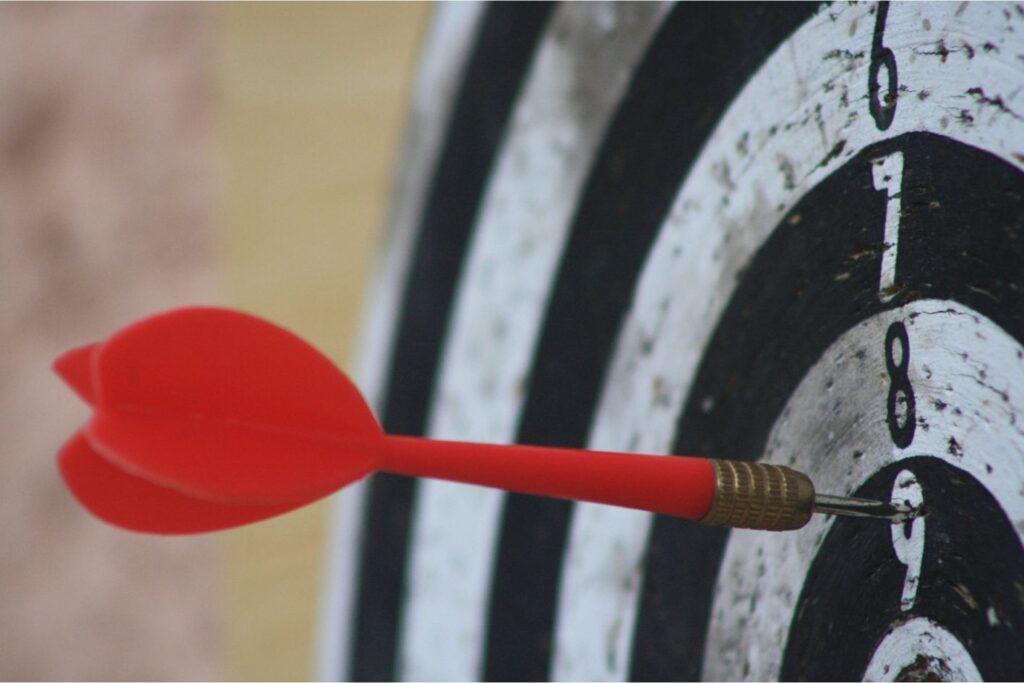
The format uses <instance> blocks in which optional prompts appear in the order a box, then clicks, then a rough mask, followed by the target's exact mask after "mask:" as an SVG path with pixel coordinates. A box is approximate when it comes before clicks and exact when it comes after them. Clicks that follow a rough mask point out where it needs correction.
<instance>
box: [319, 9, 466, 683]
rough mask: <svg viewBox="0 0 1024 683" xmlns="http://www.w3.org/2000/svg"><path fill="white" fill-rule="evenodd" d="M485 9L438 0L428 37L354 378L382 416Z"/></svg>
mask: <svg viewBox="0 0 1024 683" xmlns="http://www.w3.org/2000/svg"><path fill="white" fill-rule="evenodd" d="M482 10H483V5H482V4H481V3H478V2H458V3H455V2H446V3H441V4H438V6H437V8H436V10H435V12H434V16H433V17H432V19H431V23H430V28H429V32H428V34H427V36H426V37H425V40H424V46H423V52H422V55H421V61H420V65H419V69H418V73H417V76H416V88H415V91H414V92H413V96H412V109H411V113H410V118H409V122H408V126H407V132H406V135H405V140H404V143H403V150H402V164H401V166H400V167H399V169H398V174H397V178H396V182H395V187H394V190H393V192H392V196H393V201H392V206H393V207H394V208H393V213H392V215H391V217H390V221H389V227H388V233H387V243H386V244H385V245H384V246H385V248H384V250H383V251H382V252H381V255H380V258H379V261H378V263H377V267H376V269H375V272H374V274H373V282H372V284H371V287H370V290H369V291H370V295H369V296H368V297H367V305H366V307H365V310H364V312H363V322H362V324H361V325H360V330H361V336H360V340H359V343H358V351H357V354H356V355H357V358H358V363H359V365H358V367H357V369H356V373H355V377H356V381H357V383H358V385H359V387H360V389H361V390H362V392H363V395H364V396H365V397H366V399H367V402H368V403H369V404H370V406H371V407H372V408H373V409H374V410H375V411H376V412H377V413H378V414H379V412H380V409H381V401H382V400H383V395H382V392H383V390H384V386H385V376H386V373H387V370H388V361H389V359H390V356H391V348H392V344H393V342H394V336H395V326H396V321H397V317H398V313H399V311H400V308H401V295H402V291H403V288H404V285H405V274H406V272H407V271H408V268H409V265H410V256H411V252H412V245H413V243H414V241H415V236H416V226H417V225H418V222H419V219H420V216H421V214H422V213H423V206H424V203H425V201H426V196H427V192H428V190H429V187H430V179H431V174H432V172H433V170H434V165H435V163H436V160H437V157H438V154H439V152H440V148H441V141H442V139H443V135H444V131H445V127H446V125H447V123H448V120H449V118H450V114H451V109H452V107H453V105H454V100H455V93H456V91H457V88H458V85H459V82H460V78H459V76H460V75H461V74H462V71H463V66H464V64H465V61H466V58H467V56H468V55H469V51H470V50H469V48H470V46H471V41H472V39H473V37H474V35H475V33H476V26H477V22H478V21H479V18H480V16H481V15H482ZM365 488H366V484H365V483H362V482H361V483H359V484H355V485H353V486H350V487H348V488H347V489H346V490H345V492H344V493H343V494H341V495H339V496H337V497H336V499H335V502H334V509H333V511H332V513H331V531H330V537H329V539H328V554H327V562H326V563H325V568H324V571H325V578H324V595H323V598H322V599H321V608H320V609H321V612H320V628H319V631H318V640H317V662H316V669H317V671H316V673H317V677H318V679H320V680H331V681H336V680H341V679H342V678H343V677H344V675H345V671H346V669H347V668H348V661H349V658H350V654H351V653H350V652H349V646H350V644H351V640H352V638H351V628H352V619H353V617H354V616H355V615H354V606H355V596H354V591H355V588H356V580H357V579H356V566H357V564H356V563H357V561H358V553H359V545H360V534H361V528H362V524H363V514H362V512H363V507H364V502H365V496H366V491H365Z"/></svg>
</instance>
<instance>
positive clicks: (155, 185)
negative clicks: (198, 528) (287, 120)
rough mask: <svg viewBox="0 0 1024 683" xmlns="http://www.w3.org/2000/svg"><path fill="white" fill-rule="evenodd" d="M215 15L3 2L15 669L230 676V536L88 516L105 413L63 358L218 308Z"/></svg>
mask: <svg viewBox="0 0 1024 683" xmlns="http://www.w3.org/2000/svg"><path fill="white" fill-rule="evenodd" d="M214 22H215V16H214V15H213V14H212V13H211V8H209V7H208V6H204V5H200V4H190V3H185V4H174V5H165V4H146V3H144V4H117V5H107V4H100V5H96V4H81V5H79V4H59V5H58V4H52V5H51V4H38V5H37V4H26V5H22V4H2V5H0V339H2V351H0V679H5V680H9V679H30V680H31V679H71V680H75V679H93V680H98V679H108V680H111V679H217V678H220V677H221V675H222V671H223V669H222V663H221V660H220V657H221V654H220V653H221V643H220V642H219V638H220V634H221V631H222V628H221V619H222V615H221V613H222V608H221V604H220V595H221V591H220V586H219V585H218V582H219V581H220V574H219V570H220V567H219V561H220V557H219V553H220V543H221V541H220V539H219V538H218V537H216V536H213V537H201V538H194V539H161V538H151V537H144V536H140V535H136V534H129V533H125V532H121V531H118V530H116V529H113V528H110V527H107V526H104V525H102V524H100V523H99V522H96V521H94V520H93V519H92V518H91V517H89V516H87V515H86V514H85V513H84V512H83V511H82V510H81V509H80V508H78V507H77V505H76V504H75V503H74V502H73V501H72V500H71V498H70V496H69V494H68V493H67V492H66V490H65V489H64V488H63V486H62V485H61V483H60V481H59V479H58V477H57V473H56V469H55V466H54V456H55V454H56V452H57V449H58V448H59V447H60V444H61V443H62V441H63V440H64V439H66V438H67V437H68V436H70V435H71V433H72V432H73V430H74V429H75V428H76V427H77V426H78V425H79V424H80V423H81V422H82V421H83V420H84V419H85V417H86V414H87V413H86V410H85V407H84V406H83V405H82V404H81V403H80V402H79V401H78V400H77V399H76V398H75V397H74V396H73V395H72V393H71V392H70V391H69V390H67V389H66V388H65V387H64V386H62V385H61V384H60V383H59V382H58V380H57V379H56V378H55V377H54V375H53V374H52V373H51V372H50V370H49V364H50V362H51V360H52V359H53V358H54V357H55V356H56V355H57V354H58V353H59V352H61V351H63V350H65V349H67V348H68V347H70V346H73V345H77V344H81V343H85V342H88V341H91V340H94V339H97V338H99V337H101V336H104V335H106V334H108V333H109V332H110V331H111V330H113V329H115V328H117V327H118V326H120V325H122V324H124V323H126V322H128V321H130V320H132V319H133V318H136V317H138V316H140V315H143V314H146V313H149V312H153V311H156V310H159V309H162V308H166V307H170V306H174V305H180V304H182V303H185V302H189V303H197V302H204V301H206V302H214V301H217V300H218V290H217V283H216V279H215V277H214V266H213V264H214V261H215V259H214V256H215V255H214V254H213V253H212V249H213V246H212V245H213V244H214V240H213V238H212V235H211V232H212V229H211V223H212V221H213V218H214V208H215V200H216V197H215V196H214V191H213V188H215V187H216V186H217V185H216V183H215V182H214V175H215V173H214V170H215V169H214V168H213V159H212V156H211V153H210V151H209V150H210V148H211V145H210V137H211V129H212V125H211V120H212V112H213V99H214V93H213V86H212V80H213V71H214V70H213V68H212V65H211V61H212V53H213V52H214V45H213V41H214V39H215V35H214V34H215V27H214V26H213V24H214Z"/></svg>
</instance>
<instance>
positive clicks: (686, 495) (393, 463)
mask: <svg viewBox="0 0 1024 683" xmlns="http://www.w3.org/2000/svg"><path fill="white" fill-rule="evenodd" d="M378 455H379V457H380V459H381V461H382V462H383V467H382V469H384V470H388V471H392V472H395V473H399V474H405V475H410V476H417V477H429V478H434V479H445V480H449V481H456V482H461V483H466V484H475V485H479V486H488V487H492V488H500V489H505V490H508V491H514V492H518V493H526V494H532V495H540V496H550V497H556V498H566V499H570V500H578V501H588V502H593V503H602V504H606V505H615V506H618V507H627V508H635V509H639V510H646V511H649V512H656V513H662V514H669V515H674V516H677V517H685V518H688V519H693V520H699V521H702V522H704V523H706V524H710V525H713V526H725V527H735V528H745V529H764V530H771V531H785V530H790V529H799V528H801V527H803V526H804V525H805V524H807V522H808V521H809V520H810V518H811V515H812V514H813V513H814V512H820V513H826V514H840V515H854V516H860V517H874V518H879V519H888V520H894V519H896V517H895V516H894V515H896V516H898V515H899V514H903V513H905V511H902V512H901V511H896V510H895V508H893V506H892V505H891V504H889V503H883V502H879V501H867V500H862V499H855V498H841V497H837V496H823V495H816V493H815V490H814V485H813V483H812V482H811V480H810V479H809V478H808V477H807V476H806V475H805V474H802V473H801V472H797V471H796V470H793V469H790V468H788V467H784V466H781V465H771V464H766V463H752V462H740V461H732V460H712V459H708V458H692V457H682V456H653V455H640V454H635V453H614V452H607V451H584V450H577V449H568V448H547V447H539V446H521V445H494V444H480V443H465V442H453V441H434V440H430V439H422V438H417V437H395V436H387V437H385V438H384V442H383V444H382V447H381V449H380V452H379V454H378Z"/></svg>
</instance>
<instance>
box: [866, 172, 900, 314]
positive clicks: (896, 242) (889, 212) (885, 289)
mask: <svg viewBox="0 0 1024 683" xmlns="http://www.w3.org/2000/svg"><path fill="white" fill-rule="evenodd" d="M871 178H872V180H873V181H874V185H875V189H876V190H881V191H882V192H885V193H886V196H887V197H888V200H887V201H886V204H885V237H884V242H885V250H884V251H883V252H882V272H881V275H880V276H879V280H878V298H879V300H880V301H890V300H891V299H892V298H893V296H894V295H895V294H896V291H897V289H896V257H897V256H898V255H899V247H900V208H901V206H902V194H901V193H902V191H903V152H894V153H892V154H890V155H888V156H886V157H883V158H881V159H878V160H876V162H875V165H874V166H873V167H872V169H871Z"/></svg>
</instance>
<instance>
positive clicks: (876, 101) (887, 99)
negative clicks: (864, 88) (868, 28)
mask: <svg viewBox="0 0 1024 683" xmlns="http://www.w3.org/2000/svg"><path fill="white" fill-rule="evenodd" d="M888 14H889V3H888V2H880V3H878V9H877V10H876V13H875V32H874V35H873V36H872V38H871V64H870V66H869V67H868V109H869V110H870V111H871V118H873V119H874V120H875V125H876V126H878V130H888V128H889V126H891V125H892V119H893V117H894V116H895V115H896V96H897V88H898V87H899V81H897V80H896V56H895V55H894V54H893V53H892V50H890V49H889V48H887V47H885V46H884V45H882V34H883V33H885V19H886V17H887V16H888ZM883 68H884V69H885V74H886V85H885V92H884V94H883V93H882V92H881V91H882V88H881V86H880V84H879V83H878V77H879V76H880V75H881V71H882V69H883Z"/></svg>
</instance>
